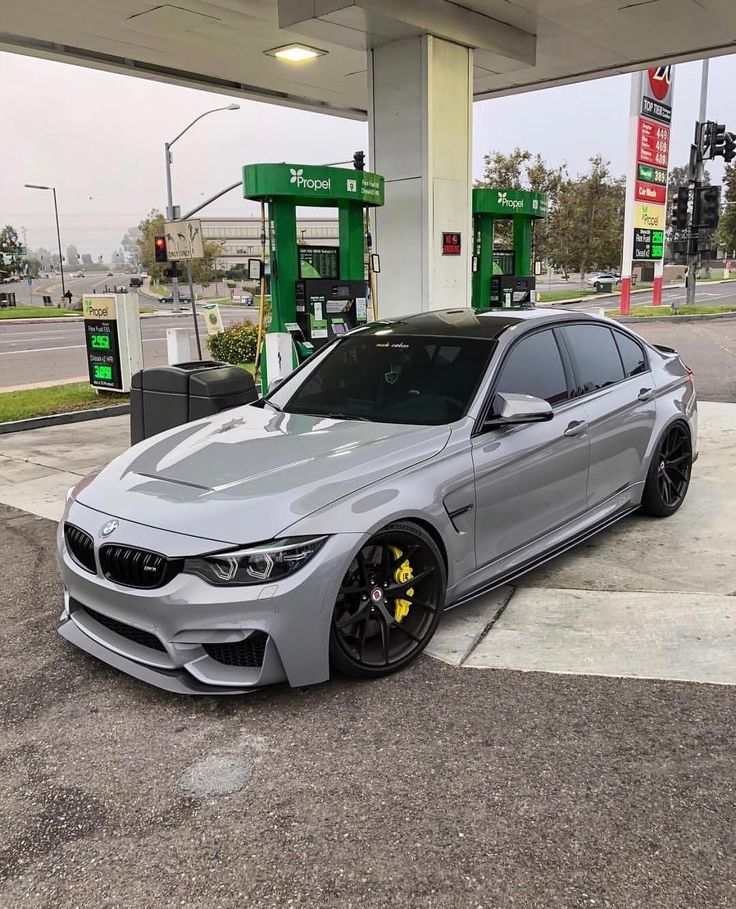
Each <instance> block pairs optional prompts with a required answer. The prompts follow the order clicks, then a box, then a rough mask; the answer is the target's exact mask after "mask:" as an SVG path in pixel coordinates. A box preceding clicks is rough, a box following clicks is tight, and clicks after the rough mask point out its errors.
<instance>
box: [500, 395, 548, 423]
mask: <svg viewBox="0 0 736 909" xmlns="http://www.w3.org/2000/svg"><path fill="white" fill-rule="evenodd" d="M494 410H495V413H493V414H492V415H490V416H489V417H488V419H487V420H486V422H485V425H486V426H511V425H514V424H515V423H544V422H545V421H546V420H551V419H552V417H553V416H554V414H553V412H552V405H551V404H550V403H549V402H547V401H544V400H542V398H535V397H533V396H532V395H517V394H512V393H511V392H503V393H499V394H497V395H496V397H495V399H494Z"/></svg>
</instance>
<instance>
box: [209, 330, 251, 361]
mask: <svg viewBox="0 0 736 909" xmlns="http://www.w3.org/2000/svg"><path fill="white" fill-rule="evenodd" d="M257 343H258V326H257V325H254V324H253V323H252V322H238V323H237V324H235V325H231V326H230V327H229V328H226V329H225V331H223V332H221V333H220V334H219V335H212V336H211V337H210V338H208V339H207V346H208V347H209V349H210V353H211V354H212V356H213V357H214V358H215V359H216V360H224V361H225V363H252V362H253V360H255V358H256V344H257Z"/></svg>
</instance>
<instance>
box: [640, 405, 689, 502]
mask: <svg viewBox="0 0 736 909" xmlns="http://www.w3.org/2000/svg"><path fill="white" fill-rule="evenodd" d="M692 463H693V452H692V443H691V441H690V432H689V430H688V428H687V427H686V426H684V425H683V424H682V423H675V424H674V426H671V427H670V429H668V430H667V432H666V433H665V435H664V437H663V439H662V441H661V442H660V444H659V448H658V449H657V451H656V452H655V454H654V457H653V458H652V463H651V466H650V467H649V473H648V475H647V482H646V484H645V486H644V494H643V496H642V509H643V511H645V512H646V513H647V514H651V515H655V516H656V517H667V516H668V515H671V514H674V513H675V512H676V511H677V509H678V508H679V507H680V505H682V503H683V501H684V499H685V495H686V494H687V490H688V486H689V485H690V474H691V471H692Z"/></svg>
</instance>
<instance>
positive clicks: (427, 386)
mask: <svg viewBox="0 0 736 909" xmlns="http://www.w3.org/2000/svg"><path fill="white" fill-rule="evenodd" d="M493 347H494V342H492V341H490V340H484V339H478V338H433V337H417V336H414V335H406V336H403V337H402V336H397V335H394V334H391V336H390V337H386V336H382V335H374V334H357V335H349V336H348V337H346V338H344V339H342V340H341V341H339V342H338V343H337V344H335V345H333V346H332V347H331V348H329V350H328V351H326V352H325V353H324V354H323V355H322V356H321V357H320V356H319V355H317V357H315V361H316V362H315V363H314V365H312V364H308V365H305V368H304V369H303V370H302V371H301V372H300V373H298V374H297V375H295V376H294V377H293V378H292V379H287V381H286V382H285V383H284V385H283V386H282V387H281V388H279V389H277V391H276V392H275V393H274V394H273V395H270V396H269V401H270V402H271V403H272V405H274V406H276V407H278V408H280V409H281V410H283V411H284V412H285V413H294V414H296V413H299V414H311V415H313V416H329V417H336V418H341V419H347V420H371V421H375V422H379V423H412V424H416V425H437V424H440V423H451V422H453V421H454V420H458V419H460V417H462V416H463V415H464V413H465V411H466V410H467V409H468V406H469V405H470V402H471V401H472V399H473V395H474V393H475V390H476V389H477V387H478V385H479V383H480V380H481V378H482V377H483V373H484V372H485V369H486V366H487V364H488V360H489V358H490V356H491V353H492V352H493ZM310 365H311V366H312V368H311V369H310V368H309V366H310Z"/></svg>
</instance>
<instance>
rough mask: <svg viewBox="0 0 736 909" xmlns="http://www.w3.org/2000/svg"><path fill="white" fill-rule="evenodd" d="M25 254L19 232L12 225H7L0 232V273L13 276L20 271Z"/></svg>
mask: <svg viewBox="0 0 736 909" xmlns="http://www.w3.org/2000/svg"><path fill="white" fill-rule="evenodd" d="M24 252H25V250H24V249H23V245H22V244H21V242H20V239H19V238H18V232H17V231H16V229H15V228H14V227H13V226H12V225H10V224H6V225H5V227H3V229H2V230H0V272H2V273H3V274H13V273H14V272H17V271H20V265H21V260H22V259H23V254H24Z"/></svg>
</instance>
